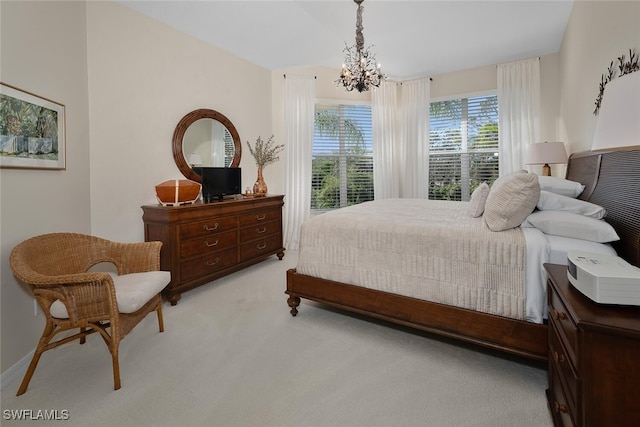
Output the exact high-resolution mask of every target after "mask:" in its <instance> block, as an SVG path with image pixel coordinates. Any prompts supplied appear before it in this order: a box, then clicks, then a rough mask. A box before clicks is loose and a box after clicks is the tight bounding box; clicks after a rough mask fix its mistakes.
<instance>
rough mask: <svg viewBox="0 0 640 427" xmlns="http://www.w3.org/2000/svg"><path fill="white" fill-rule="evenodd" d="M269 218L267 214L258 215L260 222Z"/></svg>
mask: <svg viewBox="0 0 640 427" xmlns="http://www.w3.org/2000/svg"><path fill="white" fill-rule="evenodd" d="M266 217H267V214H262V215H256V219H257V220H258V221H262V220H263V219H265V218H266Z"/></svg>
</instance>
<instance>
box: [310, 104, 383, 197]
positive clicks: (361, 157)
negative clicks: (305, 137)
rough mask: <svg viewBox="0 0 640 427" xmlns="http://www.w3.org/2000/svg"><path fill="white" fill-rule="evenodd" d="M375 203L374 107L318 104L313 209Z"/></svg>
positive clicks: (314, 146) (313, 171)
mask: <svg viewBox="0 0 640 427" xmlns="http://www.w3.org/2000/svg"><path fill="white" fill-rule="evenodd" d="M368 200H373V142H372V123H371V106H369V105H325V104H316V108H315V128H314V138H313V158H312V179H311V209H313V210H329V209H336V208H340V207H345V206H350V205H354V204H358V203H362V202H365V201H368Z"/></svg>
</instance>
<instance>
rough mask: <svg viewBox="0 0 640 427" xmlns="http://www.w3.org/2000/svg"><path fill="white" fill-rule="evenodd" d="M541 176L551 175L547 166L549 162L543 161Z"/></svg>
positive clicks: (549, 167)
mask: <svg viewBox="0 0 640 427" xmlns="http://www.w3.org/2000/svg"><path fill="white" fill-rule="evenodd" d="M542 176H551V166H549V163H545V164H544V166H542Z"/></svg>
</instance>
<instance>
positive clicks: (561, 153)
mask: <svg viewBox="0 0 640 427" xmlns="http://www.w3.org/2000/svg"><path fill="white" fill-rule="evenodd" d="M550 163H551V164H556V163H567V150H566V149H565V148H564V142H540V143H536V144H530V145H529V153H528V161H527V164H528V165H544V166H542V175H543V176H551V167H550V166H549V164H550Z"/></svg>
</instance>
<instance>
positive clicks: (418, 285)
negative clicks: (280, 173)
mask: <svg viewBox="0 0 640 427" xmlns="http://www.w3.org/2000/svg"><path fill="white" fill-rule="evenodd" d="M467 211H468V204H467V203H464V202H446V201H433V200H422V199H386V200H376V201H372V202H367V203H362V204H359V205H355V206H351V207H348V208H343V209H339V210H336V211H332V212H329V213H325V214H322V215H319V216H316V217H314V218H312V219H310V220H309V221H307V222H305V224H304V225H303V227H302V231H301V238H300V256H299V261H298V265H297V271H298V272H299V273H301V274H306V275H310V276H315V277H321V278H325V279H330V280H334V281H338V282H343V283H348V284H353V285H358V286H363V287H367V288H372V289H377V290H381V291H385V292H390V293H395V294H400V295H404V296H408V297H413V298H418V299H424V300H428V301H433V302H439V303H443V304H447V305H453V306H458V307H463V308H468V309H472V310H476V311H482V312H485V313H491V314H496V315H499V316H505V317H510V318H514V319H522V320H524V319H526V320H529V321H532V322H537V323H541V322H542V319H543V316H544V307H545V305H546V304H545V295H546V292H545V289H546V285H545V283H546V280H545V274H544V271H543V268H542V264H543V263H544V262H547V260H548V257H549V244H548V241H547V239H546V238H545V237H544V234H543V233H542V232H540V231H539V230H537V229H534V228H530V229H526V230H525V229H520V228H516V229H512V230H507V231H502V232H492V231H490V230H489V229H488V227H487V226H486V224H485V223H484V221H483V219H482V217H480V218H471V217H469V216H468V214H467Z"/></svg>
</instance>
